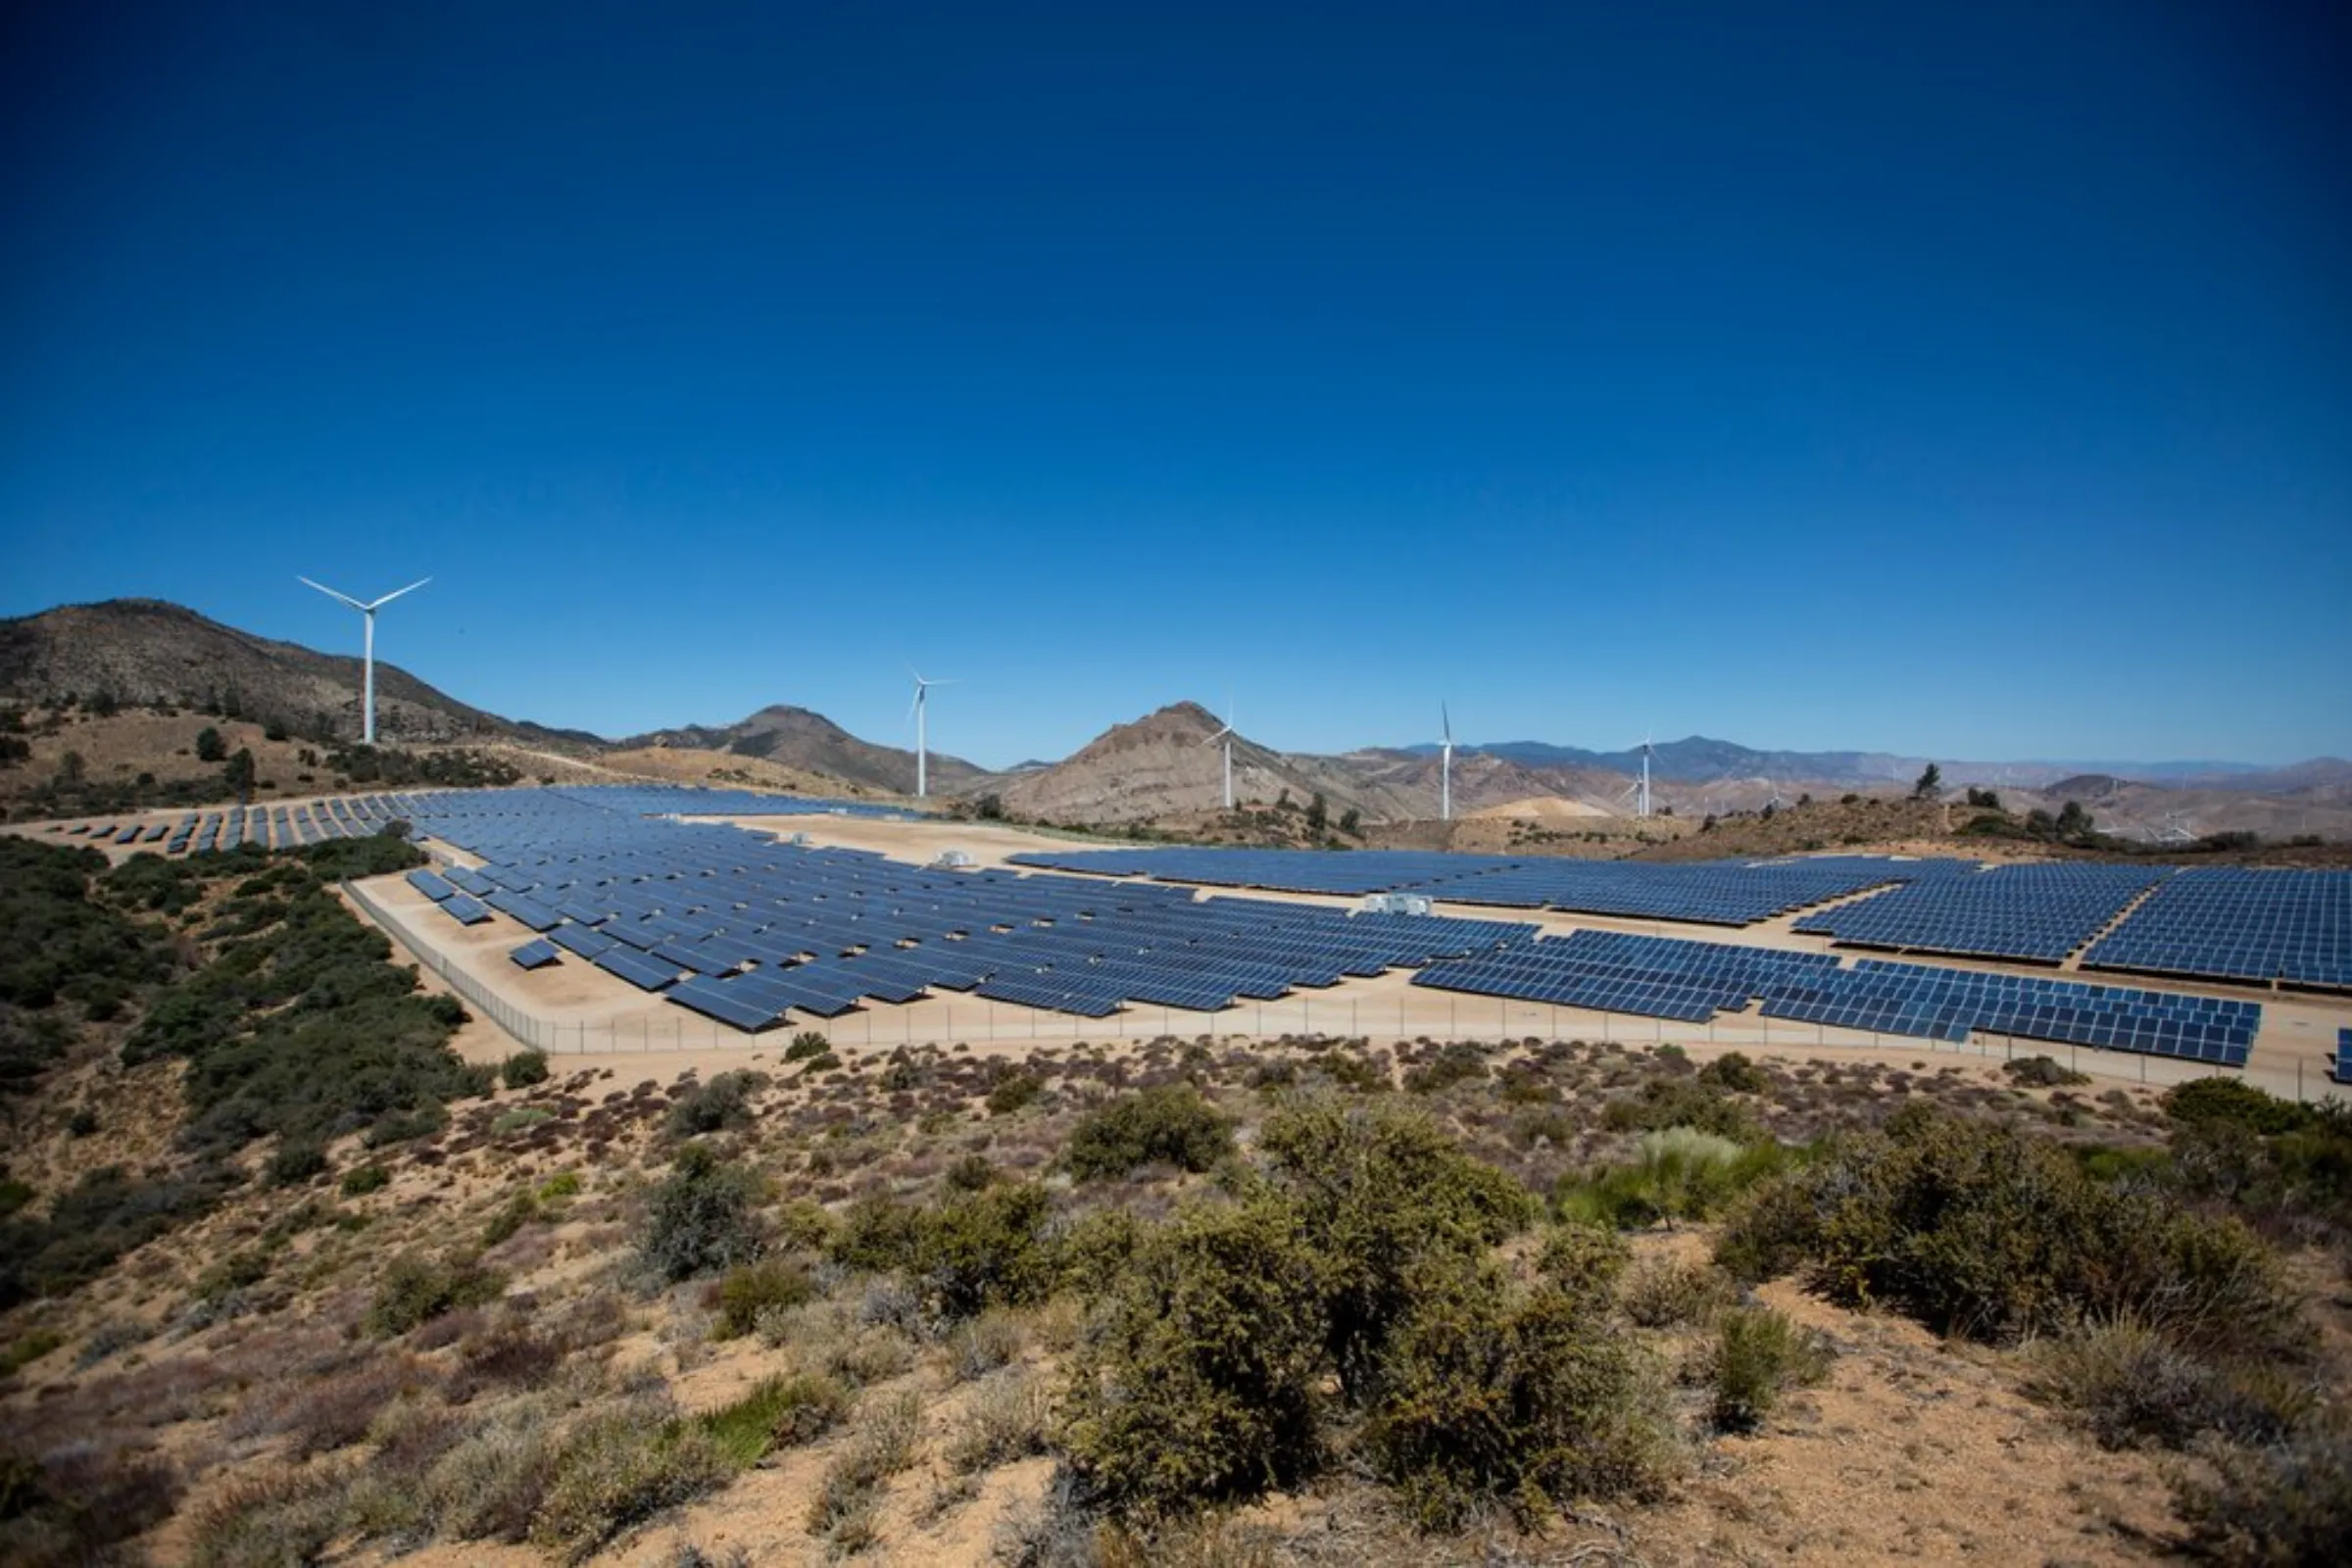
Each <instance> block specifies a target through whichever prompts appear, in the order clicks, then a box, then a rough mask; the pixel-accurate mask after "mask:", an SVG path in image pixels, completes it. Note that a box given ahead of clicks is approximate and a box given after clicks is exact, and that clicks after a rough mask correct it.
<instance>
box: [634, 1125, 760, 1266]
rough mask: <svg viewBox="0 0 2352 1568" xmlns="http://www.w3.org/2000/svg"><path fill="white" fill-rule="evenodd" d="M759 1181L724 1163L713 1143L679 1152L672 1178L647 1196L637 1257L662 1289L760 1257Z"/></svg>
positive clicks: (747, 1171)
mask: <svg viewBox="0 0 2352 1568" xmlns="http://www.w3.org/2000/svg"><path fill="white" fill-rule="evenodd" d="M759 1200H760V1180H759V1178H758V1177H757V1176H756V1175H754V1174H753V1173H752V1172H751V1171H749V1170H747V1169H745V1168H743V1167H741V1166H737V1165H728V1164H724V1163H721V1161H720V1159H719V1156H718V1153H717V1152H716V1151H714V1150H712V1149H711V1146H710V1145H708V1144H702V1143H690V1144H686V1145H683V1146H681V1147H680V1148H679V1150H678V1152H677V1157H676V1158H675V1159H673V1160H671V1161H670V1168H669V1174H668V1175H667V1176H665V1177H663V1178H662V1181H661V1182H660V1183H659V1184H657V1185H656V1186H655V1188H654V1189H653V1191H652V1192H651V1193H650V1194H649V1195H648V1196H647V1199H646V1207H645V1218H644V1220H643V1222H642V1223H641V1224H640V1225H639V1227H638V1232H637V1258H638V1262H639V1264H640V1266H641V1267H642V1268H643V1269H644V1270H645V1272H646V1273H647V1274H648V1275H650V1276H651V1277H652V1278H653V1279H655V1280H657V1281H659V1282H661V1283H662V1284H674V1283H676V1282H677V1281H679V1280H687V1279H693V1278H695V1277H696V1276H697V1275H701V1274H711V1273H716V1272H717V1271H718V1270H720V1269H726V1268H733V1267H735V1266H737V1265H738V1264H742V1263H748V1262H750V1261H751V1260H752V1259H753V1258H755V1257H757V1256H759V1254H760V1244H761V1241H762V1228H761V1226H760V1214H759V1210H758V1207H757V1204H758V1202H759Z"/></svg>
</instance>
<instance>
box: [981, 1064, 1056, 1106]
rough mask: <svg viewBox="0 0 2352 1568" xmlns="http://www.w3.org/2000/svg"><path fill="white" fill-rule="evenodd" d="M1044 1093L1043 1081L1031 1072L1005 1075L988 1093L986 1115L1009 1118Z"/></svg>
mask: <svg viewBox="0 0 2352 1568" xmlns="http://www.w3.org/2000/svg"><path fill="white" fill-rule="evenodd" d="M1045 1092H1046V1085H1045V1080H1043V1079H1042V1078H1040V1077H1038V1076H1037V1074H1035V1073H1033V1072H1011V1073H1006V1074H1005V1076H1004V1077H1002V1078H1000V1079H998V1080H997V1081H996V1083H995V1084H994V1085H993V1086H992V1087H991V1088H990V1089H989V1091H988V1113H989V1114H990V1115H991V1116H1009V1115H1011V1114H1013V1113H1014V1112H1015V1111H1018V1110H1022V1109H1025V1108H1027V1107H1028V1106H1029V1105H1030V1104H1032V1103H1035V1102H1036V1100H1037V1097H1038V1096H1040V1095H1042V1094H1044V1093H1045Z"/></svg>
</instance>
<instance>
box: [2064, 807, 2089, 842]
mask: <svg viewBox="0 0 2352 1568" xmlns="http://www.w3.org/2000/svg"><path fill="white" fill-rule="evenodd" d="M2090 833H2091V815H2090V813H2089V812H2088V811H2085V810H2084V809H2082V802H2081V801H2069V802H2067V803H2066V805H2065V806H2063V807H2062V808H2060V809H2059V811H2058V836H2059V837H2060V838H2062V839H2086V838H2088V837H2090Z"/></svg>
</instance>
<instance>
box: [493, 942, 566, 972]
mask: <svg viewBox="0 0 2352 1568" xmlns="http://www.w3.org/2000/svg"><path fill="white" fill-rule="evenodd" d="M507 957H508V958H509V960H511V961H512V962H513V963H514V964H515V966H516V967H517V968H522V969H544V968H546V967H547V966H548V965H549V964H551V963H562V962H563V961H564V956H563V955H562V954H560V953H558V952H557V951H556V947H555V944H554V943H552V942H547V941H534V942H525V943H524V944H523V945H522V946H521V947H519V948H516V949H515V951H514V952H513V953H510V954H508V955H507Z"/></svg>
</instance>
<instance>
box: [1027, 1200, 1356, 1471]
mask: <svg viewBox="0 0 2352 1568" xmlns="http://www.w3.org/2000/svg"><path fill="white" fill-rule="evenodd" d="M1322 1296H1323V1281H1322V1278H1321V1271H1320V1269H1319V1267H1318V1264H1317V1260H1316V1257H1315V1254H1314V1251H1313V1250H1312V1249H1311V1248H1310V1247H1309V1245H1308V1244H1307V1240H1306V1237H1305V1235H1304V1233H1303V1231H1302V1229H1301V1228H1300V1226H1299V1217H1298V1215H1297V1213H1296V1212H1295V1211H1294V1210H1293V1209H1292V1208H1291V1206H1290V1205H1288V1204H1285V1203H1282V1202H1278V1201H1270V1200H1259V1201H1252V1202H1248V1203H1242V1204H1236V1205H1218V1206H1213V1207H1212V1206H1201V1207H1195V1208H1191V1209H1187V1210H1185V1211H1183V1212H1182V1213H1180V1214H1179V1215H1178V1216H1177V1217H1176V1218H1175V1219H1174V1220H1172V1221H1170V1222H1169V1223H1168V1224H1167V1225H1166V1226H1164V1227H1162V1228H1161V1229H1159V1230H1157V1231H1155V1232H1153V1233H1152V1235H1151V1236H1150V1237H1149V1239H1148V1240H1147V1241H1146V1242H1145V1244H1144V1245H1143V1246H1142V1247H1141V1248H1140V1249H1139V1250H1138V1251H1137V1253H1136V1255H1135V1256H1134V1258H1133V1259H1132V1261H1131V1262H1130V1264H1129V1266H1128V1268H1127V1270H1126V1272H1125V1273H1124V1274H1123V1275H1122V1276H1121V1277H1120V1279H1119V1281H1118V1283H1117V1285H1116V1286H1115V1287H1114V1288H1113V1294H1112V1295H1111V1297H1110V1299H1109V1300H1108V1301H1107V1302H1106V1303H1105V1307H1104V1311H1103V1318H1102V1321H1101V1323H1100V1325H1099V1327H1098V1330H1097V1332H1096V1333H1094V1334H1093V1335H1091V1336H1090V1337H1089V1339H1088V1340H1087V1341H1086V1342H1085V1343H1084V1344H1082V1345H1081V1346H1080V1348H1079V1349H1078V1351H1077V1352H1076V1357H1075V1366H1074V1370H1073V1373H1072V1376H1071V1383H1070V1391H1069V1394H1068V1405H1067V1411H1066V1414H1067V1416H1068V1424H1067V1427H1066V1429H1065V1432H1064V1440H1063V1441H1064V1446H1065V1448H1066V1449H1067V1451H1068V1453H1069V1456H1070V1463H1071V1466H1072V1468H1073V1470H1074V1471H1075V1472H1076V1474H1077V1475H1078V1476H1079V1478H1080V1480H1081V1482H1082V1483H1083V1485H1084V1486H1085V1487H1086V1489H1087V1490H1088V1491H1089V1492H1090V1493H1091V1494H1092V1495H1095V1496H1097V1497H1099V1498H1101V1499H1102V1500H1103V1503H1104V1504H1105V1505H1106V1506H1108V1507H1110V1508H1112V1509H1114V1510H1118V1511H1143V1512H1151V1511H1160V1510H1169V1511H1179V1510H1183V1509H1187V1508H1191V1507H1195V1506H1198V1505H1199V1504H1200V1503H1201V1502H1202V1501H1207V1500H1217V1499H1224V1498H1244V1497H1251V1496H1256V1495H1262V1494H1263V1493H1265V1492H1267V1491H1269V1490H1272V1489H1276V1488H1281V1487H1288V1486H1292V1485H1294V1484H1296V1483H1297V1482H1299V1481H1300V1480H1302V1479H1304V1478H1305V1477H1307V1476H1309V1475H1311V1474H1312V1473H1313V1472H1314V1471H1315V1469H1316V1468H1317V1467H1318V1466H1319V1465H1320V1463H1321V1460H1322V1451H1323V1450H1322V1442H1321V1437H1320V1434H1319V1432H1318V1429H1317V1418H1318V1415H1319V1413H1320V1408H1321V1401H1322V1395H1321V1392H1320V1385H1321V1381H1322V1377H1323V1370H1322V1369H1323V1363H1324V1356H1323V1340H1324V1337H1325V1324H1324V1321H1323V1317H1322V1314H1321V1312H1320V1311H1319V1310H1318V1304H1319V1302H1320V1300H1321V1299H1322Z"/></svg>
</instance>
